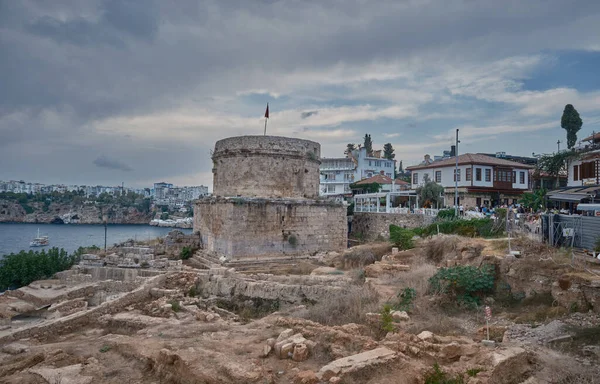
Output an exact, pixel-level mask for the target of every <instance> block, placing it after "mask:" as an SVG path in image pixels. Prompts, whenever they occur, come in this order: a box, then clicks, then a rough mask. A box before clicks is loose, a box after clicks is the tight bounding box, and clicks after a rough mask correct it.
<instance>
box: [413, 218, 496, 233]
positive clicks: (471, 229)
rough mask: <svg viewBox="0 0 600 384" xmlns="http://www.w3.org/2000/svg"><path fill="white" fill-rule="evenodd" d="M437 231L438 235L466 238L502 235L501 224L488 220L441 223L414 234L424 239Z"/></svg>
mask: <svg viewBox="0 0 600 384" xmlns="http://www.w3.org/2000/svg"><path fill="white" fill-rule="evenodd" d="M499 223H502V222H501V221H499ZM438 229H439V232H440V233H445V234H452V235H460V236H467V237H498V236H500V235H502V234H503V233H504V229H503V225H502V224H498V225H496V224H495V223H494V220H492V219H488V218H485V219H471V220H462V219H461V220H450V221H441V222H438V223H433V224H431V225H429V226H427V227H425V228H422V229H421V230H420V231H415V232H416V233H418V234H419V235H420V236H423V237H425V236H432V235H435V234H437V233H438Z"/></svg>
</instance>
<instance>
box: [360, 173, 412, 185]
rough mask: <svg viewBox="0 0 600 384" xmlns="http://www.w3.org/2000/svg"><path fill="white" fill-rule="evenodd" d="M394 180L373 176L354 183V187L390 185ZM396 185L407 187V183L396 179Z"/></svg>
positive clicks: (384, 176) (383, 176)
mask: <svg viewBox="0 0 600 384" xmlns="http://www.w3.org/2000/svg"><path fill="white" fill-rule="evenodd" d="M393 180H394V179H392V178H391V177H387V176H386V175H375V176H373V177H369V178H368V179H364V180H361V181H359V182H357V183H355V184H356V185H364V184H371V183H377V184H392V181H393ZM394 184H396V185H408V183H407V182H406V181H404V180H398V179H396V182H395V183H394Z"/></svg>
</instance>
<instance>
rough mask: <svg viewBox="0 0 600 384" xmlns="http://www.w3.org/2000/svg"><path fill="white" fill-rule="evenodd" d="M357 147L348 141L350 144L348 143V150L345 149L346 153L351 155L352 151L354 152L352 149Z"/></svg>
mask: <svg viewBox="0 0 600 384" xmlns="http://www.w3.org/2000/svg"><path fill="white" fill-rule="evenodd" d="M355 149H356V145H355V144H353V143H348V145H346V150H345V151H344V154H345V155H349V154H350V153H352V151H354V150H355Z"/></svg>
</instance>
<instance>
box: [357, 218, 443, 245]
mask: <svg viewBox="0 0 600 384" xmlns="http://www.w3.org/2000/svg"><path fill="white" fill-rule="evenodd" d="M433 220H434V218H433V217H432V216H425V215H412V214H403V213H367V212H355V213H354V217H353V220H352V234H353V235H355V236H361V235H362V236H363V238H364V239H365V240H375V239H377V237H379V236H381V237H383V238H384V239H389V237H390V224H394V225H397V226H399V227H403V228H417V227H423V226H426V225H429V224H431V223H433Z"/></svg>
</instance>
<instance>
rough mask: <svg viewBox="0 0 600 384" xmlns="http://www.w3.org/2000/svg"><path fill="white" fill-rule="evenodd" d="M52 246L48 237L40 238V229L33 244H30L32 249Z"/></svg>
mask: <svg viewBox="0 0 600 384" xmlns="http://www.w3.org/2000/svg"><path fill="white" fill-rule="evenodd" d="M47 245H50V239H49V238H48V236H40V229H39V228H38V234H37V237H36V238H35V239H33V241H32V242H30V243H29V246H30V247H45V246H47Z"/></svg>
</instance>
